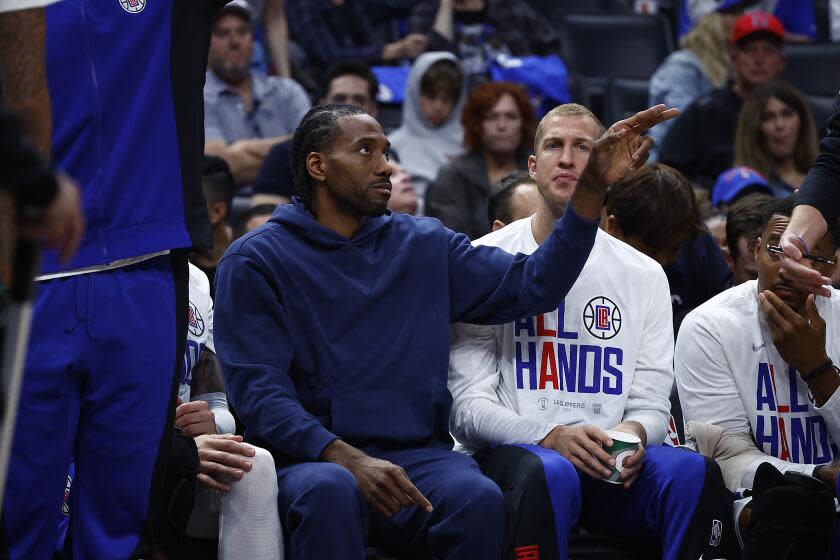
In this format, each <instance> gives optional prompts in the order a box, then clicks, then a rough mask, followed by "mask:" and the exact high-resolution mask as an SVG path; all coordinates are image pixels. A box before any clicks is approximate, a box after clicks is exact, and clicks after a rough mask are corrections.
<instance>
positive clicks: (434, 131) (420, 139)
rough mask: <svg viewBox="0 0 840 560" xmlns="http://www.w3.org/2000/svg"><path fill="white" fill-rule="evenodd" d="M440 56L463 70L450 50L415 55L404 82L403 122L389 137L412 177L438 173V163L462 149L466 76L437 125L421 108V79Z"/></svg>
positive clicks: (440, 164)
mask: <svg viewBox="0 0 840 560" xmlns="http://www.w3.org/2000/svg"><path fill="white" fill-rule="evenodd" d="M439 60H451V61H452V62H454V63H455V64H457V65H458V68H461V72H462V73H463V68H462V66H461V63H460V62H459V61H458V57H456V56H455V55H454V54H452V53H450V52H430V53H425V54H423V55H421V56H420V57H418V58H417V60H416V61H415V62H414V65H413V66H412V67H411V73H410V74H409V77H408V84H407V85H406V91H405V101H403V107H402V124H401V125H400V127H399V128H398V129H397V130H395V131H394V132H393V134H391V137H390V141H391V144H392V145H393V147H394V149H395V150H396V151H397V153H398V154H399V155H400V163H401V164H402V166H403V167H405V169H406V171H408V173H409V174H410V175H411V176H412V177H420V178H423V179H425V180H427V181H431V180H433V179H434V178H435V177H436V176H437V171H438V168H439V167H441V166H442V165H444V164H446V163H448V162H449V161H451V160H453V159H454V158H456V157H458V156H459V155H461V154H462V153H464V145H463V140H464V129H463V127H462V126H461V110H462V109H463V108H464V103H465V102H466V99H467V84H466V76H465V79H464V87H463V88H461V97H460V98H459V99H458V101H457V102H456V103H455V106H454V107H453V108H452V112H451V113H450V114H449V116H448V117H447V118H446V120H445V121H443V123H442V124H441V125H440V126H437V127H435V126H433V125H432V123H431V122H429V119H427V118H426V115H424V114H423V111H422V109H421V108H420V82H421V80H422V79H423V75H424V74H425V73H426V71H427V70H428V69H429V67H430V66H431V65H432V64H434V63H435V62H438V61H439Z"/></svg>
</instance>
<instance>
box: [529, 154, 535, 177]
mask: <svg viewBox="0 0 840 560" xmlns="http://www.w3.org/2000/svg"><path fill="white" fill-rule="evenodd" d="M528 175H530V176H531V179H533V180H534V181H536V180H537V156H535V155H530V156H528Z"/></svg>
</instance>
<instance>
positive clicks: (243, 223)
mask: <svg viewBox="0 0 840 560" xmlns="http://www.w3.org/2000/svg"><path fill="white" fill-rule="evenodd" d="M275 208H276V206H275V205H274V204H258V205H257V206H251V207H250V208H248V209H247V210H245V211H244V212H242V214H240V215H239V217H238V218H237V219H236V224H234V226H233V238H234V239H239V238H240V237H242V236H243V235H245V234H246V233H248V232H249V231H251V230H252V229H257V228H258V227H260V226H261V225H263V224H264V223H266V222H267V221H268V220H269V218H271V215H272V214H273V213H274V209H275Z"/></svg>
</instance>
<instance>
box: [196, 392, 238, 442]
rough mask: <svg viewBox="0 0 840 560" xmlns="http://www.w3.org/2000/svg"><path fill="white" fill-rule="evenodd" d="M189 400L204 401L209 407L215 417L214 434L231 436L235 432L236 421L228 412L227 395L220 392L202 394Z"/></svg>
mask: <svg viewBox="0 0 840 560" xmlns="http://www.w3.org/2000/svg"><path fill="white" fill-rule="evenodd" d="M190 400H193V401H206V402H207V404H209V405H210V410H211V411H212V412H213V415H214V416H215V417H216V433H218V434H232V433H234V432H236V420H234V418H233V414H231V413H230V410H228V403H227V395H225V394H224V393H222V392H217V393H204V394H203V395H196V396H195V397H193V398H192V399H190Z"/></svg>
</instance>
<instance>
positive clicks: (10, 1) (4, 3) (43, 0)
mask: <svg viewBox="0 0 840 560" xmlns="http://www.w3.org/2000/svg"><path fill="white" fill-rule="evenodd" d="M56 2H58V0H0V13H4V12H16V11H18V10H28V9H30V8H43V7H44V6H48V5H50V4H55V3H56Z"/></svg>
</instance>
